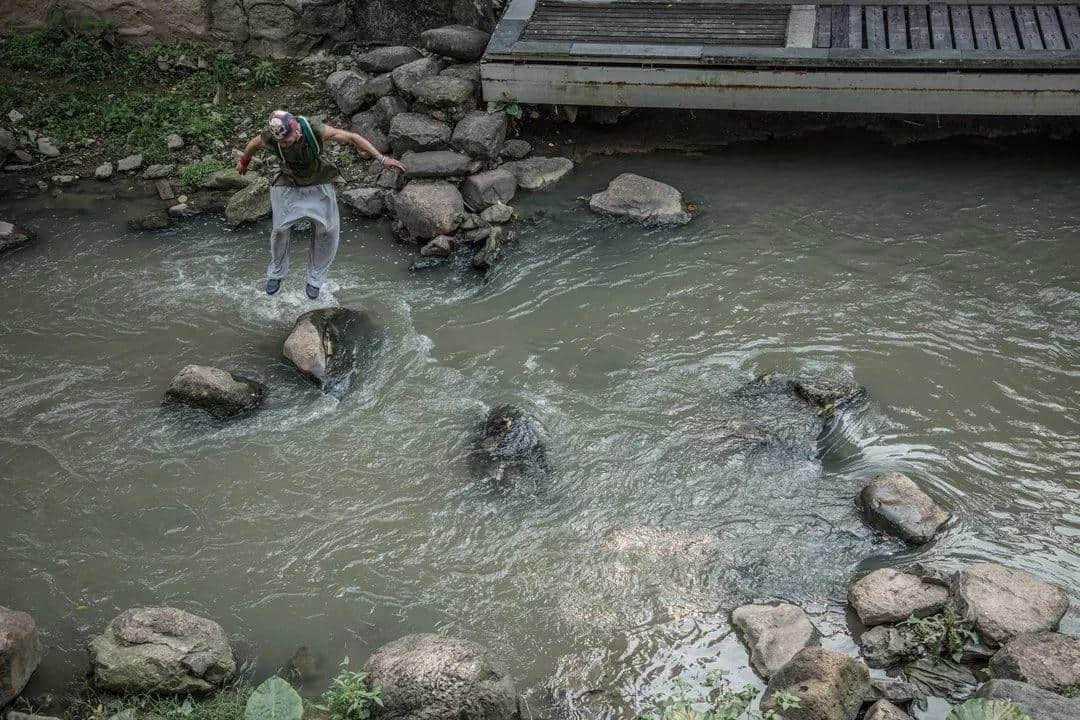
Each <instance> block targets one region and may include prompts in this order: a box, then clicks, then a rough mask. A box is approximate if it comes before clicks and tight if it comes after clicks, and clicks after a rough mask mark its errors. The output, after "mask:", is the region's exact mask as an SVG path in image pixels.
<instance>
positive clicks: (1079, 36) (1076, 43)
mask: <svg viewBox="0 0 1080 720" xmlns="http://www.w3.org/2000/svg"><path fill="white" fill-rule="evenodd" d="M1058 12H1059V14H1060V15H1061V27H1062V29H1063V30H1064V31H1065V42H1067V43H1068V44H1069V49H1070V50H1080V9H1077V7H1076V6H1075V5H1062V6H1061V7H1059V8H1058Z"/></svg>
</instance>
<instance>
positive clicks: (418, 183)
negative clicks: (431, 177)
mask: <svg viewBox="0 0 1080 720" xmlns="http://www.w3.org/2000/svg"><path fill="white" fill-rule="evenodd" d="M394 211H395V213H396V214H397V218H398V220H400V221H401V222H402V223H404V225H405V229H406V230H407V231H408V233H409V235H411V236H412V237H414V238H421V239H425V240H426V239H428V238H433V237H437V236H439V235H453V234H454V231H455V230H457V227H458V224H459V223H460V222H461V215H462V213H463V212H465V205H464V203H463V201H462V199H461V193H460V192H458V189H457V188H456V187H454V186H453V185H451V184H450V183H448V182H442V181H434V182H429V181H422V180H414V181H412V182H410V183H409V184H408V185H406V186H405V189H404V190H402V191H401V192H400V193H398V194H397V195H396V196H395V197H394Z"/></svg>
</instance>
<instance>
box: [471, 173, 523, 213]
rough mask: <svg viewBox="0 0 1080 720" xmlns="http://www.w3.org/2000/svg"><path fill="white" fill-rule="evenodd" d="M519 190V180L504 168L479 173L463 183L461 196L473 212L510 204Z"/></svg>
mask: <svg viewBox="0 0 1080 720" xmlns="http://www.w3.org/2000/svg"><path fill="white" fill-rule="evenodd" d="M516 192H517V180H515V179H514V176H513V175H512V174H510V173H508V172H507V171H506V170H504V169H503V168H499V169H497V170H488V171H487V172H482V173H477V174H476V175H472V176H470V177H468V178H466V179H465V181H464V182H463V183H461V197H462V198H463V199H464V201H465V204H466V205H467V206H468V207H469V209H470V210H472V211H473V212H482V211H483V210H486V209H487V208H489V207H491V206H492V205H497V204H500V203H501V204H503V205H506V204H508V203H509V202H510V201H511V200H513V199H514V195H515V193H516Z"/></svg>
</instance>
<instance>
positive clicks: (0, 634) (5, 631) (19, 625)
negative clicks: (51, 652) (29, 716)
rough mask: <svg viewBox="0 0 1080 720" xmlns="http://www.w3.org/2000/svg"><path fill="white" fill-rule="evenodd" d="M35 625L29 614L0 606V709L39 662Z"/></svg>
mask: <svg viewBox="0 0 1080 720" xmlns="http://www.w3.org/2000/svg"><path fill="white" fill-rule="evenodd" d="M41 655H42V646H41V638H39V637H38V632H37V623H36V622H34V618H33V616H32V615H30V613H26V612H22V611H20V610H12V609H10V608H6V607H3V606H2V605H0V708H2V707H4V706H5V705H7V704H8V703H9V702H11V701H12V700H14V699H15V698H16V697H18V695H19V693H21V692H22V690H23V688H24V687H26V683H27V681H28V680H29V679H30V676H31V675H33V674H34V671H35V670H36V669H37V666H38V664H39V663H41Z"/></svg>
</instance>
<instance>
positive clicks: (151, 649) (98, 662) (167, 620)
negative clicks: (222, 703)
mask: <svg viewBox="0 0 1080 720" xmlns="http://www.w3.org/2000/svg"><path fill="white" fill-rule="evenodd" d="M90 666H91V679H92V681H93V683H94V685H95V686H96V687H97V688H98V689H101V690H106V691H109V692H115V693H124V694H132V695H134V694H142V693H170V694H178V695H182V694H188V693H190V694H194V695H201V694H204V693H208V692H211V691H213V690H214V689H216V688H219V687H221V686H222V685H224V684H225V682H227V681H228V680H229V679H230V678H231V677H232V676H233V673H234V672H235V671H236V662H235V661H234V660H233V653H232V647H231V646H230V645H229V640H228V638H227V637H226V636H225V631H224V630H222V629H221V626H220V625H218V624H217V623H216V622H214V621H212V620H207V619H205V618H201V617H198V616H197V615H192V614H191V613H188V612H184V611H183V610H177V609H176V608H169V607H148V608H134V609H132V610H128V611H126V612H124V613H121V614H120V615H119V616H117V617H116V618H115V619H114V620H113V621H112V622H111V623H109V626H108V627H107V628H105V632H104V634H102V635H98V636H97V637H95V638H94V639H93V640H91V641H90Z"/></svg>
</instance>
